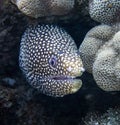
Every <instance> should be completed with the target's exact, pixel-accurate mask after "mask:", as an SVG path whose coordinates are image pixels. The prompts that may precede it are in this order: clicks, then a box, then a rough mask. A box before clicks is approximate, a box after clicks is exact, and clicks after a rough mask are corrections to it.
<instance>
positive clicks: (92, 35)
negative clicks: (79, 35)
mask: <svg viewBox="0 0 120 125" xmlns="http://www.w3.org/2000/svg"><path fill="white" fill-rule="evenodd" d="M113 34H114V31H113V30H112V27H111V26H108V25H100V26H96V27H94V28H92V29H91V30H90V31H89V32H88V33H87V34H86V36H85V38H84V40H83V42H82V44H81V45H80V48H79V51H80V55H81V58H82V61H83V64H84V67H85V69H86V70H87V71H88V72H90V73H92V66H93V62H94V60H95V55H96V53H97V51H98V49H99V48H100V47H101V46H102V45H103V44H105V42H106V41H108V40H109V39H110V38H111V37H112V35H113Z"/></svg>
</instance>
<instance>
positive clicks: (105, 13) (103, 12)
mask: <svg viewBox="0 0 120 125" xmlns="http://www.w3.org/2000/svg"><path fill="white" fill-rule="evenodd" d="M89 13H90V16H91V18H92V19H94V20H96V21H98V22H101V23H107V24H109V23H113V22H116V21H118V22H119V21H120V0H90V2H89Z"/></svg>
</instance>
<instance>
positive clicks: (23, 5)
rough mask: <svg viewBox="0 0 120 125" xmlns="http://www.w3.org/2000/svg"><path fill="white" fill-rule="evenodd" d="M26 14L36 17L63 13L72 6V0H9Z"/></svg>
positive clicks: (67, 11)
mask: <svg viewBox="0 0 120 125" xmlns="http://www.w3.org/2000/svg"><path fill="white" fill-rule="evenodd" d="M11 1H12V2H13V3H14V4H16V5H17V7H18V8H19V10H20V11H21V12H23V13H24V14H26V15H27V16H30V17H34V18H38V17H45V16H52V15H65V14H68V13H69V12H70V11H71V10H72V9H73V8H74V4H75V3H74V0H49V1H48V0H11Z"/></svg>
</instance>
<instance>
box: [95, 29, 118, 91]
mask: <svg viewBox="0 0 120 125" xmlns="http://www.w3.org/2000/svg"><path fill="white" fill-rule="evenodd" d="M93 76H94V79H95V80H96V82H97V85H98V86H99V87H100V88H102V89H103V90H105V91H120V31H119V32H117V33H116V34H115V35H114V37H113V38H112V40H110V41H109V42H108V43H106V44H105V45H104V46H103V47H102V48H101V49H99V51H98V53H97V54H96V58H95V62H94V63H93Z"/></svg>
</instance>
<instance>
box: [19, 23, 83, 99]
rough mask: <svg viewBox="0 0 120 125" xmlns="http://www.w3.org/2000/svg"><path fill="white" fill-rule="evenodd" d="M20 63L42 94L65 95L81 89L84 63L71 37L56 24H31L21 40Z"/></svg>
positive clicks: (30, 80)
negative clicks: (78, 77) (80, 77)
mask: <svg viewBox="0 0 120 125" xmlns="http://www.w3.org/2000/svg"><path fill="white" fill-rule="evenodd" d="M19 65H20V68H21V70H22V71H23V73H24V75H25V76H26V78H27V81H28V83H29V84H30V85H31V86H33V87H34V88H37V89H38V90H40V92H41V93H43V94H46V95H49V96H55V97H62V96H64V95H67V94H72V93H75V92H76V91H78V90H79V89H80V87H81V85H82V82H81V80H80V79H76V78H75V77H76V76H81V75H82V72H83V70H84V69H83V64H82V61H81V58H80V55H79V53H78V50H77V46H76V44H75V42H74V40H73V39H72V38H71V36H70V35H69V34H68V33H67V32H66V31H64V30H63V29H62V28H59V27H58V26H54V25H36V26H29V27H28V28H27V30H26V31H25V33H24V34H23V36H22V39H21V47H20V55H19Z"/></svg>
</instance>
